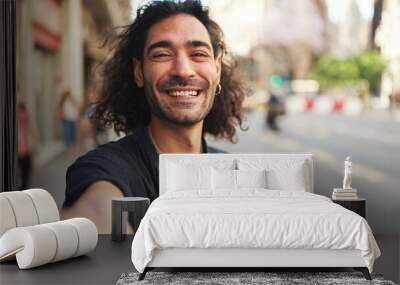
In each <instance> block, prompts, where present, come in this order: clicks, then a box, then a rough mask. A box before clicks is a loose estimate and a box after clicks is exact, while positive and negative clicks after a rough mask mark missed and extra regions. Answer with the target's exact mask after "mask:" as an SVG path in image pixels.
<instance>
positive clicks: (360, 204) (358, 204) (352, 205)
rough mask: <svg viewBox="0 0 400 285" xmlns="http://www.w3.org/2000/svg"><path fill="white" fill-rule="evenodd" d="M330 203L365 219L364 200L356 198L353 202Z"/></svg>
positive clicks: (336, 201)
mask: <svg viewBox="0 0 400 285" xmlns="http://www.w3.org/2000/svg"><path fill="white" fill-rule="evenodd" d="M332 201H333V202H334V203H336V204H339V205H340V206H342V207H344V208H346V209H348V210H350V211H353V212H354V213H356V214H359V215H360V216H361V217H363V218H364V219H365V208H366V200H365V199H363V198H358V199H355V200H338V199H332Z"/></svg>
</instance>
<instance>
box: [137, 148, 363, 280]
mask: <svg viewBox="0 0 400 285" xmlns="http://www.w3.org/2000/svg"><path fill="white" fill-rule="evenodd" d="M195 156H197V157H198V155H193V154H161V155H160V164H159V167H160V184H159V185H160V195H161V194H163V193H165V191H166V189H165V187H164V186H165V185H166V181H167V179H168V177H167V162H168V161H174V160H180V161H182V160H185V159H188V160H191V159H193V158H194V157H195ZM202 156H203V157H204V159H205V160H207V161H209V162H212V161H213V160H214V161H215V160H219V159H224V160H230V159H232V160H235V159H240V158H262V159H283V160H285V159H291V160H292V159H294V160H304V161H305V162H306V163H307V166H308V167H307V169H308V170H307V171H308V173H307V176H308V187H307V189H306V191H308V192H314V171H313V161H312V155H311V154H202ZM343 267H346V268H347V267H350V268H353V269H355V270H358V271H361V272H362V273H363V275H364V277H365V278H366V279H367V280H371V275H370V273H369V270H368V268H367V267H366V264H365V261H364V260H363V259H362V257H361V252H360V251H359V250H330V249H253V248H251V249H249V248H243V249H240V248H218V249H216V248H209V249H198V248H170V249H162V250H160V249H158V250H156V251H155V252H154V256H153V259H152V261H151V262H150V263H149V264H148V265H147V267H146V268H145V270H144V271H143V273H141V274H140V275H139V280H143V279H144V277H145V276H146V273H147V272H148V271H150V270H153V269H156V268H185V269H193V268H204V269H211V270H212V269H217V268H230V269H233V270H234V271H253V270H254V269H255V268H256V269H267V268H268V269H271V268H285V269H287V270H288V271H290V268H292V269H294V268H310V269H312V268H327V269H329V268H331V269H333V268H343ZM260 271H263V270H260Z"/></svg>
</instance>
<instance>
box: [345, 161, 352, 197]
mask: <svg viewBox="0 0 400 285" xmlns="http://www.w3.org/2000/svg"><path fill="white" fill-rule="evenodd" d="M351 164H352V163H351V160H350V156H348V157H346V161H345V162H344V178H343V189H352V188H351Z"/></svg>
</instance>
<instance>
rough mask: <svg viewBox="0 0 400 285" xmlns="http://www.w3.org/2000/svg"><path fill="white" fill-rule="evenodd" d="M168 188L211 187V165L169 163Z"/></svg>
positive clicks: (178, 189)
mask: <svg viewBox="0 0 400 285" xmlns="http://www.w3.org/2000/svg"><path fill="white" fill-rule="evenodd" d="M167 189H168V190H170V191H185V190H192V189H205V190H207V189H208V190H210V189H211V167H206V166H202V167H198V166H185V165H181V164H175V163H170V164H169V165H168V180H167Z"/></svg>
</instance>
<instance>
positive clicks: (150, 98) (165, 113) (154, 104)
mask: <svg viewBox="0 0 400 285" xmlns="http://www.w3.org/2000/svg"><path fill="white" fill-rule="evenodd" d="M144 89H145V96H146V100H147V103H148V104H149V108H150V111H151V113H152V114H153V115H155V116H156V117H157V118H159V119H161V120H165V121H167V122H170V123H173V124H175V125H180V126H186V127H190V126H193V125H195V124H197V123H199V122H201V121H203V120H204V119H205V117H206V116H207V115H208V113H209V112H210V111H211V108H212V106H213V104H214V98H213V99H212V101H211V102H210V104H209V106H206V101H205V102H204V103H202V107H201V109H202V110H204V109H205V108H206V110H205V111H203V112H202V113H201V114H200V115H199V116H197V117H194V118H193V117H192V118H191V117H188V116H184V117H183V118H182V117H180V116H176V115H175V114H174V113H173V112H171V111H169V110H168V109H167V108H165V107H164V106H163V104H162V103H161V102H160V101H159V100H158V98H157V96H155V95H154V94H153V90H152V88H151V85H150V83H148V82H147V81H145V84H144ZM162 96H168V95H162ZM201 96H205V95H201Z"/></svg>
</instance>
